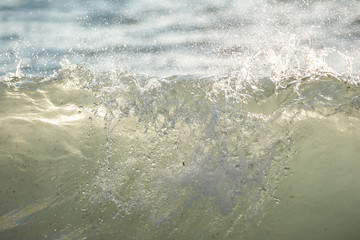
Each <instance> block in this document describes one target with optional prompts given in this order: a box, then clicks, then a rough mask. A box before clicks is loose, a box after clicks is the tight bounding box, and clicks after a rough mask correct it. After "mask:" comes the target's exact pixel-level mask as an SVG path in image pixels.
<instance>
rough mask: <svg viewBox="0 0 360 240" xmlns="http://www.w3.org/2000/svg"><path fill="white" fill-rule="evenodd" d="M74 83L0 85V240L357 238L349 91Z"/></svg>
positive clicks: (64, 75) (353, 90)
mask: <svg viewBox="0 0 360 240" xmlns="http://www.w3.org/2000/svg"><path fill="white" fill-rule="evenodd" d="M83 70H84V69H83ZM83 70H81V71H80V70H79V71H77V70H76V71H75V70H67V69H65V70H63V71H62V72H60V73H59V74H58V75H57V79H55V80H54V79H52V80H51V81H44V80H41V79H40V80H39V79H20V80H16V79H15V80H13V81H7V82H4V83H3V85H2V89H1V94H0V109H1V111H0V141H1V144H0V239H245V240H246V239H249V240H252V239H274V240H275V239H276V240H282V239H349V240H352V239H354V240H355V239H357V238H358V236H360V232H359V229H358V226H359V223H360V222H359V221H360V217H359V216H360V212H359V211H360V210H359V208H358V207H357V204H358V203H359V202H360V193H359V191H358V189H359V184H360V181H359V180H360V179H359V174H358V172H357V169H359V164H360V162H359V157H358V153H359V150H358V146H359V143H360V124H359V121H360V112H359V106H360V105H359V97H358V96H359V93H360V92H359V89H358V87H356V86H355V85H350V84H347V83H344V82H342V81H340V80H339V79H336V78H331V77H319V78H317V79H315V80H309V79H308V78H304V79H303V80H302V82H301V83H300V82H299V84H298V85H296V86H295V85H294V84H292V83H291V79H290V80H289V84H288V87H287V88H284V89H282V88H276V86H275V84H272V83H271V82H270V81H268V80H266V79H265V80H264V81H263V83H262V84H259V85H258V86H257V88H258V89H260V90H258V91H252V90H251V89H250V90H249V89H248V90H246V89H247V86H246V85H245V86H244V89H245V90H244V91H247V92H246V94H247V95H238V96H239V97H238V98H237V97H236V95H232V96H231V97H229V96H228V95H227V94H228V93H226V92H224V91H218V89H217V85H216V84H217V83H219V82H221V81H223V80H224V79H220V80H213V79H211V78H209V79H196V78H195V77H181V76H180V77H171V78H168V79H162V80H160V81H159V80H154V79H145V80H144V79H142V78H136V77H134V76H133V75H131V74H130V75H129V74H128V73H124V72H121V73H117V74H118V75H116V77H115V78H112V77H111V74H109V73H104V74H100V75H98V76H94V75H92V74H91V73H90V72H89V71H86V70H85V72H84V71H83ZM109 76H110V77H109ZM93 78H97V79H94V81H93V82H92V80H91V79H93ZM114 79H116V81H115V82H114ZM94 83H97V84H94ZM244 96H251V97H244Z"/></svg>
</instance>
